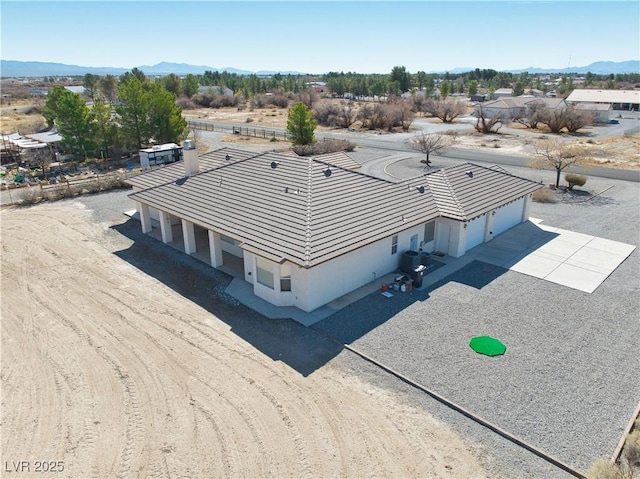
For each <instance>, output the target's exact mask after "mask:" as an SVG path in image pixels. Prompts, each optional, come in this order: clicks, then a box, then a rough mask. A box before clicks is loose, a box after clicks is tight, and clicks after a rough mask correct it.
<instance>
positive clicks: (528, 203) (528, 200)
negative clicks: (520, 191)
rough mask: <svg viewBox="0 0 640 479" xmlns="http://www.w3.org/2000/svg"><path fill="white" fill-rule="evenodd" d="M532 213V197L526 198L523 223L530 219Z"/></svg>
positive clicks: (523, 208)
mask: <svg viewBox="0 0 640 479" xmlns="http://www.w3.org/2000/svg"><path fill="white" fill-rule="evenodd" d="M530 211H531V195H530V194H529V195H527V196H525V197H524V206H523V207H522V221H527V220H528V219H529V212H530Z"/></svg>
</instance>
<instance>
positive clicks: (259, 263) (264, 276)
mask: <svg viewBox="0 0 640 479" xmlns="http://www.w3.org/2000/svg"><path fill="white" fill-rule="evenodd" d="M256 273H257V274H256V276H257V280H258V283H260V284H262V285H264V286H266V287H267V288H271V289H273V269H272V267H271V263H270V262H269V261H267V260H266V259H262V258H258V257H256Z"/></svg>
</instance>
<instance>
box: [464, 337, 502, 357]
mask: <svg viewBox="0 0 640 479" xmlns="http://www.w3.org/2000/svg"><path fill="white" fill-rule="evenodd" d="M469 346H471V349H473V350H474V351H475V352H476V353H480V354H485V355H487V356H500V355H501V354H504V353H505V351H506V350H507V347H506V346H505V345H504V344H502V342H500V341H499V340H497V339H496V338H492V337H491V336H476V337H475V338H471V341H470V342H469Z"/></svg>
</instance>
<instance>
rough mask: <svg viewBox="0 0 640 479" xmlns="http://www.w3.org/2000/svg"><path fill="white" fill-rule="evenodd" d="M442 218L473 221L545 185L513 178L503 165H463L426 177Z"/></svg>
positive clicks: (516, 177) (517, 177) (444, 169)
mask: <svg viewBox="0 0 640 479" xmlns="http://www.w3.org/2000/svg"><path fill="white" fill-rule="evenodd" d="M426 181H427V184H428V185H429V188H431V191H432V192H433V196H434V198H435V201H436V203H437V204H438V209H439V210H440V213H441V214H442V216H445V217H447V218H453V219H455V220H460V221H470V220H472V219H473V218H476V217H477V216H480V215H482V214H484V213H487V212H488V211H491V210H492V209H495V208H497V207H499V206H501V205H504V204H507V203H510V202H511V201H514V200H517V199H518V198H521V197H523V196H525V195H527V194H529V193H532V192H534V191H535V190H537V189H539V188H541V186H542V185H540V184H539V183H536V182H535V181H531V180H527V179H525V178H521V177H519V176H515V175H512V174H510V173H508V172H507V171H506V170H504V169H503V168H501V167H499V166H494V167H489V168H487V167H484V166H478V165H475V164H473V163H463V164H461V165H457V166H453V167H450V168H443V169H441V170H438V171H435V172H433V173H430V174H428V175H426Z"/></svg>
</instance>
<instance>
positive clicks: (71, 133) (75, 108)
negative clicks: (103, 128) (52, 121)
mask: <svg viewBox="0 0 640 479" xmlns="http://www.w3.org/2000/svg"><path fill="white" fill-rule="evenodd" d="M56 125H57V127H58V132H59V133H60V136H62V145H63V147H64V148H65V149H67V150H68V151H71V152H73V153H74V154H76V155H79V156H81V157H82V158H87V153H88V152H89V151H90V150H91V149H92V148H93V141H92V140H93V129H92V123H91V114H90V110H89V107H87V104H86V103H85V101H84V100H83V99H82V98H80V95H78V94H76V93H72V92H70V91H67V90H65V91H64V93H62V94H61V95H60V97H59V98H58V101H57V115H56Z"/></svg>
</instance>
